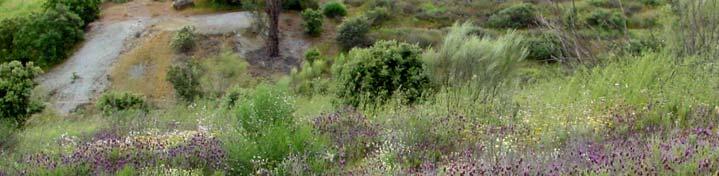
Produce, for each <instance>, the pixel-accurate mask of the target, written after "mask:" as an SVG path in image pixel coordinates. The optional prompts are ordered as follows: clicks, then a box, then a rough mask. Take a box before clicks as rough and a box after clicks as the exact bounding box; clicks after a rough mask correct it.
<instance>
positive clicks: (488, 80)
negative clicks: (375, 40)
mask: <svg viewBox="0 0 719 176" xmlns="http://www.w3.org/2000/svg"><path fill="white" fill-rule="evenodd" d="M472 29H473V27H472V25H471V24H469V23H465V24H462V25H460V24H455V25H454V26H453V27H452V28H451V29H450V32H449V34H447V36H446V37H445V39H444V43H443V44H442V47H441V48H439V49H438V50H436V51H434V50H429V51H427V53H426V55H425V59H426V62H427V63H428V65H430V67H429V68H430V73H431V75H432V78H433V82H434V83H435V84H439V85H443V86H448V87H462V86H470V89H473V90H474V91H475V93H477V94H474V95H471V96H470V97H471V98H475V99H476V98H480V97H479V96H491V95H494V94H495V92H494V91H498V88H499V87H500V86H502V85H503V84H504V83H506V82H507V81H510V80H511V78H512V76H513V74H514V72H515V71H516V68H517V67H518V64H519V63H520V62H521V61H522V60H524V58H526V56H527V50H526V49H525V48H524V45H523V42H524V39H523V38H522V37H521V36H520V35H518V34H516V33H514V32H509V33H508V34H506V35H504V36H501V37H499V38H497V39H491V38H488V37H484V38H479V37H477V36H473V35H470V33H471V31H472ZM465 96H467V95H465ZM465 98H467V97H465ZM484 98H485V99H487V98H489V97H484Z"/></svg>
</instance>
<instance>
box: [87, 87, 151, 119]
mask: <svg viewBox="0 0 719 176" xmlns="http://www.w3.org/2000/svg"><path fill="white" fill-rule="evenodd" d="M96 106H97V108H98V109H100V111H102V112H103V113H105V114H111V113H113V112H118V111H125V110H144V111H147V110H148V109H147V108H148V107H147V103H145V100H144V98H143V97H141V96H140V95H135V94H132V93H129V92H109V93H105V94H102V96H100V99H99V100H98V101H97V104H96Z"/></svg>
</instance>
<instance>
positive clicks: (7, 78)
mask: <svg viewBox="0 0 719 176" xmlns="http://www.w3.org/2000/svg"><path fill="white" fill-rule="evenodd" d="M41 73H42V70H40V68H38V67H35V66H34V65H33V63H32V62H29V63H27V64H25V65H23V64H22V63H20V62H18V61H12V62H9V63H3V64H0V120H2V121H3V122H8V121H11V122H12V123H15V124H18V125H22V124H23V123H24V122H25V120H26V119H27V117H28V116H30V115H31V114H33V113H36V112H39V111H40V110H42V108H43V105H42V104H41V103H39V102H35V101H33V100H32V99H31V95H32V90H33V89H34V88H35V86H36V85H37V83H35V81H34V80H33V79H35V77H36V76H38V75H40V74H41Z"/></svg>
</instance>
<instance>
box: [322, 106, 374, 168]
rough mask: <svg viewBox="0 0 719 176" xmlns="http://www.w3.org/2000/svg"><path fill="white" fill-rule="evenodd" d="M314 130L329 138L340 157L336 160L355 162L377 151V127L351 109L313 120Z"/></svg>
mask: <svg viewBox="0 0 719 176" xmlns="http://www.w3.org/2000/svg"><path fill="white" fill-rule="evenodd" d="M314 126H315V128H316V129H317V130H318V131H319V132H320V133H321V134H324V135H327V136H329V137H330V138H331V140H332V142H333V143H334V145H335V147H336V148H337V149H338V150H339V153H340V155H339V156H338V157H339V158H338V159H337V160H340V161H356V160H360V159H362V158H364V157H365V156H367V155H368V154H370V153H372V152H373V151H374V150H376V149H377V147H378V144H379V139H380V138H379V137H380V136H379V130H380V129H379V126H378V125H376V124H373V123H372V122H370V120H369V119H368V118H367V117H365V116H364V115H362V114H361V113H359V112H356V111H355V110H354V109H352V108H345V109H343V110H341V111H339V112H335V113H331V114H327V115H322V116H320V117H317V118H315V119H314Z"/></svg>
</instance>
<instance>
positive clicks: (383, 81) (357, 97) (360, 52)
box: [338, 41, 430, 106]
mask: <svg viewBox="0 0 719 176" xmlns="http://www.w3.org/2000/svg"><path fill="white" fill-rule="evenodd" d="M420 53H421V49H420V48H419V47H418V46H417V45H410V44H406V43H399V42H396V41H380V42H377V43H375V45H374V46H373V47H371V48H367V49H354V50H352V51H350V53H349V56H348V57H349V60H350V63H348V64H346V65H345V66H344V68H343V69H342V73H340V74H339V75H338V76H339V79H338V80H339V81H340V83H339V86H340V88H339V90H338V95H339V97H341V98H343V99H344V103H345V104H348V105H353V106H358V105H362V104H364V103H379V104H381V103H384V102H386V101H387V100H388V99H390V98H392V96H395V95H401V96H402V98H403V99H404V100H406V101H407V102H408V103H413V102H415V101H417V100H419V99H420V98H421V96H422V94H423V93H424V92H425V90H426V89H429V87H430V84H429V77H428V76H427V75H426V73H425V71H424V63H422V62H421V61H420Z"/></svg>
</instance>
